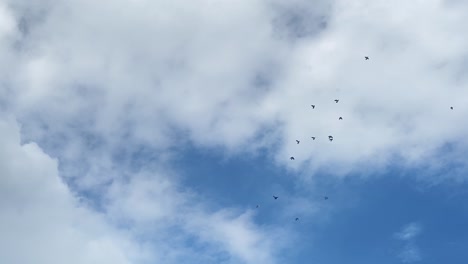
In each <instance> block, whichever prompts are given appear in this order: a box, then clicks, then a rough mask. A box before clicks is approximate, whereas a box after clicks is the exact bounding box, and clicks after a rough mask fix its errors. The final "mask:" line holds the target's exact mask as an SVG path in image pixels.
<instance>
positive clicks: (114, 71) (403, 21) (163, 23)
mask: <svg viewBox="0 0 468 264" xmlns="http://www.w3.org/2000/svg"><path fill="white" fill-rule="evenodd" d="M318 5H319V7H320V8H319V9H314V8H313V7H312V6H309V5H308V4H307V3H306V2H304V1H294V2H293V3H291V4H290V5H286V4H284V3H279V2H277V1H271V2H269V1H264V2H262V1H254V2H252V1H236V2H233V1H226V2H224V4H223V5H219V6H216V4H215V3H214V2H212V1H198V2H196V3H195V2H193V3H186V2H180V1H172V2H171V4H163V3H162V2H158V1H156V2H154V1H151V2H146V1H138V2H124V1H117V2H115V1H114V2H112V4H110V2H100V3H98V4H96V3H95V2H92V3H91V2H89V1H80V3H79V4H76V3H74V4H71V3H68V4H65V3H62V4H57V5H56V6H54V7H53V8H52V7H51V8H50V9H49V10H48V11H47V12H45V13H46V15H44V16H45V17H44V18H43V19H42V20H41V21H42V22H40V23H37V24H36V25H34V27H32V26H31V27H32V29H31V33H29V37H28V38H25V39H23V40H22V43H23V45H25V46H27V47H28V52H23V53H18V54H17V58H16V59H17V61H18V62H15V63H13V65H14V66H15V67H11V70H14V71H15V72H21V74H14V73H13V72H11V74H10V75H11V76H12V77H11V78H9V79H10V82H9V86H11V87H15V93H16V97H15V98H17V100H15V101H12V105H13V106H14V107H13V108H12V109H13V111H14V112H15V113H16V114H17V115H18V116H19V117H21V118H20V120H22V121H23V122H27V123H31V129H30V130H29V131H30V133H33V132H32V131H34V133H33V134H31V135H29V137H30V138H32V139H37V140H39V141H41V142H42V141H44V139H43V138H42V137H43V134H42V136H41V129H40V127H41V124H42V123H43V122H44V123H46V124H48V125H49V129H50V130H49V132H53V133H58V134H60V133H70V131H69V130H68V129H69V128H70V127H71V126H72V125H73V123H80V124H81V123H82V122H84V126H83V129H85V130H87V132H90V133H94V134H97V135H99V136H101V137H103V138H105V141H106V143H108V144H109V145H110V146H111V147H112V146H115V144H118V142H120V141H121V140H130V142H132V144H149V145H151V146H152V147H156V148H166V147H169V146H171V145H174V144H177V142H179V139H177V140H176V139H174V138H173V137H172V135H173V130H174V129H176V130H178V131H180V132H181V135H184V139H185V140H189V141H190V142H191V143H194V144H195V145H197V146H221V147H223V148H225V149H226V150H229V151H235V152H238V151H241V152H244V151H245V152H250V151H254V150H255V149H256V148H258V147H267V148H269V149H272V150H276V149H275V148H273V146H277V144H279V147H280V148H279V149H278V151H277V152H276V153H274V155H275V157H276V160H277V161H278V162H279V163H280V164H283V165H284V164H288V166H289V164H291V162H289V161H288V160H287V157H289V156H291V155H293V154H294V156H295V157H296V162H295V163H294V164H296V165H291V166H293V167H295V166H297V165H299V164H301V165H302V166H301V168H303V167H304V166H305V167H306V168H308V169H309V170H315V169H320V168H327V167H329V166H334V164H340V166H337V167H336V166H335V167H336V168H335V170H334V173H335V174H337V175H345V174H347V173H349V172H351V171H360V168H361V167H362V166H361V164H362V163H369V164H373V165H375V166H377V167H376V168H382V167H384V168H385V167H386V166H388V165H390V164H391V163H392V162H393V161H394V158H395V157H398V158H400V159H401V160H400V161H401V162H402V163H401V164H403V165H408V166H416V165H419V164H425V163H426V160H427V159H437V158H439V155H438V154H436V155H433V154H434V153H438V152H439V151H440V148H441V147H443V146H444V145H445V144H447V143H452V142H457V144H459V145H460V146H461V147H460V149H466V141H465V140H464V139H463V135H464V134H465V133H466V129H467V128H466V127H465V126H460V125H459V124H460V123H463V118H464V115H463V113H464V112H465V111H466V107H465V106H466V105H467V102H466V99H465V98H468V97H467V96H465V90H466V89H464V87H465V86H466V79H465V78H463V77H462V76H460V74H459V72H460V71H461V69H462V68H461V67H464V66H463V65H464V64H463V61H464V59H463V58H464V57H465V56H466V54H465V49H464V47H465V46H466V44H467V41H468V39H467V38H466V37H464V36H465V35H466V34H461V32H463V30H464V28H463V27H461V26H460V25H463V24H464V23H465V22H466V21H465V20H466V17H465V16H464V15H463V14H464V10H466V8H467V7H466V5H461V4H458V5H459V6H456V7H454V6H453V5H457V4H456V3H455V4H453V3H452V4H451V5H448V4H446V3H445V2H442V1H430V2H424V3H423V2H404V1H399V2H395V3H393V2H392V3H388V2H384V1H359V2H356V3H349V2H347V1H335V2H332V3H329V2H327V3H325V2H323V3H322V1H319V2H318ZM17 6H19V7H17ZM214 6H216V8H214ZM14 7H15V9H14V10H15V13H17V14H21V12H22V9H21V5H16V6H14ZM217 8H218V9H217ZM40 10H41V9H40ZM215 10H216V11H215ZM223 10H224V11H223ZM312 10H320V12H318V11H314V12H312ZM38 12H39V11H38ZM310 12H312V13H313V15H311V16H310V17H313V18H316V20H317V21H309V22H310V23H311V26H310V27H311V28H310V29H309V28H304V27H305V26H304V25H307V24H308V23H305V22H303V20H304V19H306V18H305V17H307V15H305V14H309V13H310ZM29 13H31V11H30V12H29ZM107 13H109V14H113V15H112V16H106V19H105V20H104V19H103V14H107ZM85 14H86V15H85ZM18 16H20V15H18ZM301 19H302V20H301ZM308 19H310V18H308ZM323 20H326V27H325V28H324V29H323V30H322V31H319V30H318V29H314V28H313V27H316V23H315V24H314V22H317V23H322V22H320V21H323ZM64 21H65V22H64ZM301 23H302V24H301ZM304 23H305V24H304ZM312 24H313V26H312ZM298 27H299V28H298ZM288 30H290V31H291V32H295V30H296V31H297V30H299V31H300V32H302V33H300V32H299V33H297V32H296V33H297V34H299V35H301V34H305V35H306V36H307V37H302V38H298V40H296V41H294V42H290V41H289V40H290V38H291V37H294V36H295V35H294V34H295V33H284V34H283V35H282V33H281V34H280V33H278V32H282V31H288ZM304 32H308V33H307V34H306V33H304ZM312 32H313V33H312ZM278 34H279V35H278ZM291 34H292V35H291ZM278 36H283V37H278ZM284 36H289V37H290V38H286V37H284ZM296 37H298V36H296ZM442 40H443V41H442ZM32 43H34V45H32ZM364 56H370V57H371V60H369V61H364V60H363V57H364ZM11 70H10V71H11ZM254 84H257V85H254ZM262 85H263V86H262ZM335 98H340V99H341V101H340V103H339V104H334V103H333V101H332V100H333V99H335ZM311 103H314V104H316V105H317V108H316V109H315V110H314V111H311V109H309V105H310V104H311ZM450 106H454V107H455V110H454V111H450V110H449V107H450ZM37 116H39V117H41V119H42V121H41V122H40V121H36V122H37V123H36V124H33V123H32V121H31V119H33V118H34V119H36V118H37ZM338 116H343V117H344V120H343V121H340V122H338V120H337V118H338ZM434 123H437V124H438V125H437V126H434V125H433V124H434ZM265 129H268V131H272V132H269V134H267V135H266V137H267V139H268V140H263V141H262V140H260V141H257V140H259V137H262V135H265V133H264V131H265ZM270 133H271V134H270ZM330 134H333V135H334V137H335V140H334V142H333V143H330V142H328V141H327V140H326V137H327V136H328V135H330ZM311 135H314V136H316V137H317V140H316V141H315V142H309V141H310V140H309V139H310V136H311ZM296 138H300V139H302V143H301V145H299V146H296V145H295V144H294V139H296ZM71 142H73V141H70V143H68V144H65V145H63V146H61V149H62V150H63V149H66V148H67V147H71V146H70V145H71V144H73V143H71ZM69 144H70V145H69ZM259 144H260V145H259ZM311 148H313V149H314V150H316V151H311ZM450 155H451V157H452V158H455V157H456V156H457V155H458V151H456V152H454V153H451V154H450Z"/></svg>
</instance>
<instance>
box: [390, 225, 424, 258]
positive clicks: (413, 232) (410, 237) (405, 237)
mask: <svg viewBox="0 0 468 264" xmlns="http://www.w3.org/2000/svg"><path fill="white" fill-rule="evenodd" d="M421 232H422V226H421V224H420V223H416V222H413V223H409V224H407V225H406V226H404V227H403V228H402V229H401V230H400V231H399V232H398V233H395V235H394V236H395V238H397V239H398V240H401V241H403V242H404V243H405V244H404V247H403V249H402V250H401V251H400V253H398V258H399V259H400V260H401V261H402V262H403V263H412V262H417V261H420V260H422V255H421V251H420V249H419V247H418V246H417V245H416V242H415V239H416V238H417V237H418V236H419V235H420V234H421Z"/></svg>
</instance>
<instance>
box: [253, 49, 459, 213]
mask: <svg viewBox="0 0 468 264" xmlns="http://www.w3.org/2000/svg"><path fill="white" fill-rule="evenodd" d="M364 59H365V60H369V57H367V56H365V57H364ZM334 101H335V103H338V102H339V101H340V100H339V99H335V100H334ZM310 106H311V107H312V109H315V105H310ZM450 109H451V110H453V106H451V107H450ZM338 120H343V117H341V116H340V117H339V118H338ZM311 138H312V140H315V137H311ZM328 140H329V141H330V142H332V141H333V136H331V135H330V136H328ZM299 143H301V141H300V140H298V139H296V144H299ZM289 159H290V160H294V157H293V156H291V157H290V158H289ZM278 198H279V197H278V196H275V195H273V199H275V200H277V199H278ZM323 199H324V200H328V196H324V197H323ZM256 208H259V205H257V206H256ZM295 221H299V217H296V218H295Z"/></svg>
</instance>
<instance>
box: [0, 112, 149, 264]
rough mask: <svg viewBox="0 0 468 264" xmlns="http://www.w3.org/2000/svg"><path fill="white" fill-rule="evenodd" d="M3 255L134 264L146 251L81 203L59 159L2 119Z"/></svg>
mask: <svg viewBox="0 0 468 264" xmlns="http://www.w3.org/2000/svg"><path fill="white" fill-rule="evenodd" d="M0 127H1V129H0V131H1V136H0V142H1V143H0V145H1V146H2V148H0V156H1V159H0V172H1V175H2V176H1V177H0V182H1V184H0V196H1V199H0V200H1V201H0V208H1V209H0V218H1V219H0V232H1V233H2V236H1V238H0V244H1V249H0V256H1V259H2V261H4V262H5V263H33V262H34V263H58V262H67V263H94V262H100V263H121V264H126V263H132V261H131V259H132V256H131V254H132V253H136V252H139V253H142V254H143V252H140V250H139V249H138V248H137V247H134V246H133V245H132V244H131V240H130V241H129V240H128V239H127V238H126V237H125V236H124V235H123V234H121V233H120V232H118V231H116V230H115V229H113V228H111V227H110V226H108V225H106V224H105V221H103V219H102V217H101V216H100V215H98V214H95V213H94V212H92V211H89V210H87V209H86V208H84V207H82V206H80V204H79V203H77V201H76V198H75V197H74V196H73V195H72V194H71V193H70V192H69V190H68V188H67V186H66V185H65V184H64V183H63V182H62V181H61V179H60V177H59V175H58V170H57V161H56V160H54V159H52V158H50V157H49V156H47V154H45V153H44V152H42V150H41V149H40V148H39V147H38V146H37V145H36V144H34V143H29V144H25V145H20V144H19V142H20V141H19V129H18V127H17V125H16V124H15V122H14V121H13V120H11V119H8V120H3V119H2V120H0Z"/></svg>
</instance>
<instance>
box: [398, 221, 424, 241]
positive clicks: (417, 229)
mask: <svg viewBox="0 0 468 264" xmlns="http://www.w3.org/2000/svg"><path fill="white" fill-rule="evenodd" d="M421 231H422V227H421V224H419V223H410V224H408V225H406V226H405V227H404V228H403V229H402V230H401V231H400V232H398V233H397V234H395V235H396V237H397V238H398V239H400V240H403V241H407V240H412V239H414V238H416V236H418V235H419V234H420V233H421Z"/></svg>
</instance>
